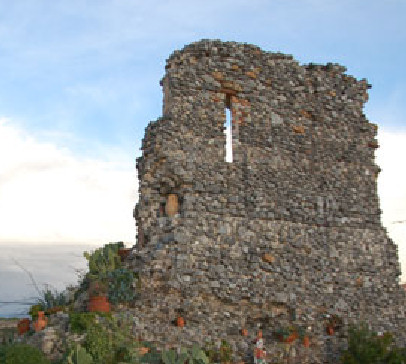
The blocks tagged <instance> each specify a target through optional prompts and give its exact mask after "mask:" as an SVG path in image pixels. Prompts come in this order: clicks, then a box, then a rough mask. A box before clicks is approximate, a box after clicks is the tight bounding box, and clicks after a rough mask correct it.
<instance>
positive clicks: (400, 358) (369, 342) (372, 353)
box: [341, 324, 406, 364]
mask: <svg viewBox="0 0 406 364" xmlns="http://www.w3.org/2000/svg"><path fill="white" fill-rule="evenodd" d="M341 362H342V363H343V364H382V363H385V364H402V363H405V362H406V356H405V355H404V351H401V350H400V349H398V348H396V347H394V345H393V339H392V335H391V334H389V333H385V334H384V335H382V336H378V335H377V333H375V332H373V331H371V330H369V329H368V327H367V325H366V324H361V326H360V327H359V328H357V327H351V328H350V329H349V330H348V349H347V350H345V351H344V352H343V353H342V355H341Z"/></svg>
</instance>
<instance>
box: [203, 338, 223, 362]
mask: <svg viewBox="0 0 406 364" xmlns="http://www.w3.org/2000/svg"><path fill="white" fill-rule="evenodd" d="M204 352H205V354H206V356H207V357H208V359H209V362H210V363H217V362H219V361H220V353H219V351H218V350H217V348H216V346H215V344H214V343H213V342H206V345H205V347H204Z"/></svg>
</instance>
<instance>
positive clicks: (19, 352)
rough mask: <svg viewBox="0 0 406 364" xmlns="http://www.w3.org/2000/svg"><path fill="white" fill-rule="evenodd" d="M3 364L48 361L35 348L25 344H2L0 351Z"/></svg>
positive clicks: (43, 363)
mask: <svg viewBox="0 0 406 364" xmlns="http://www.w3.org/2000/svg"><path fill="white" fill-rule="evenodd" d="M0 359H2V361H1V363H4V364H50V361H49V360H48V359H47V358H46V357H45V355H44V354H43V353H42V352H41V351H40V350H39V349H37V348H35V347H33V346H30V345H26V344H13V345H9V346H4V347H3V348H2V350H1V352H0Z"/></svg>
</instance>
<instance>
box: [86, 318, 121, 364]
mask: <svg viewBox="0 0 406 364" xmlns="http://www.w3.org/2000/svg"><path fill="white" fill-rule="evenodd" d="M84 347H85V349H86V350H87V352H88V353H89V354H90V355H91V356H92V357H93V360H94V361H95V362H96V363H104V364H110V363H113V358H114V352H113V342H112V338H111V335H110V334H109V333H108V332H107V331H106V330H105V329H103V327H102V326H101V325H99V324H94V325H92V326H90V327H88V328H87V330H86V339H85V342H84Z"/></svg>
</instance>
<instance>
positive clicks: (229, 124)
mask: <svg viewBox="0 0 406 364" xmlns="http://www.w3.org/2000/svg"><path fill="white" fill-rule="evenodd" d="M224 126H225V130H224V133H225V135H226V162H227V163H233V132H232V129H233V121H232V117H231V108H230V107H226V122H225V124H224Z"/></svg>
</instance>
